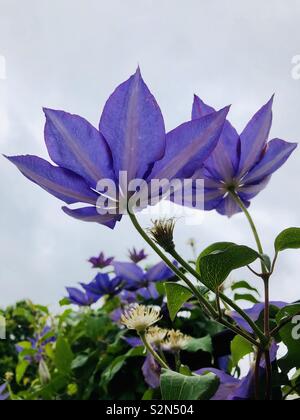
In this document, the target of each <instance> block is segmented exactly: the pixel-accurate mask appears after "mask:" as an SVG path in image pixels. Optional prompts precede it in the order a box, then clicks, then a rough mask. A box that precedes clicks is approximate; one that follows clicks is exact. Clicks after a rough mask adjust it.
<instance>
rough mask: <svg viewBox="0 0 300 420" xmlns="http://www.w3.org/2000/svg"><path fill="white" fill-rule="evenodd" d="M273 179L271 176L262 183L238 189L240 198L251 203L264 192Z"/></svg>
mask: <svg viewBox="0 0 300 420" xmlns="http://www.w3.org/2000/svg"><path fill="white" fill-rule="evenodd" d="M270 179H271V176H268V177H267V178H265V179H262V180H261V181H260V182H257V183H256V184H253V185H247V184H246V185H244V186H243V187H239V188H238V189H237V192H238V194H239V196H240V198H241V199H242V200H243V201H249V200H252V198H254V197H256V196H257V194H259V193H260V192H261V191H262V190H264V189H265V188H266V186H267V185H268V184H269V182H270Z"/></svg>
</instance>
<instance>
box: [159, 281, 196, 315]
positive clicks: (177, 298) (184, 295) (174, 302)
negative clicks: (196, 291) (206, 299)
mask: <svg viewBox="0 0 300 420" xmlns="http://www.w3.org/2000/svg"><path fill="white" fill-rule="evenodd" d="M165 288H166V294H167V301H168V309H169V314H170V318H171V320H172V321H174V319H175V318H176V315H177V312H178V311H179V310H180V309H181V308H182V306H183V305H184V304H185V302H187V301H188V300H189V299H190V298H191V297H192V296H193V293H192V292H191V291H190V290H189V289H187V288H186V287H185V286H182V285H181V284H179V283H172V282H169V283H165Z"/></svg>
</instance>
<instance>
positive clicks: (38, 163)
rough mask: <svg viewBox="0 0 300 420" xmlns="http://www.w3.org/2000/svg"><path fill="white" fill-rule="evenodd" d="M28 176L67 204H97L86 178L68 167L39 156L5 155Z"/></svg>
mask: <svg viewBox="0 0 300 420" xmlns="http://www.w3.org/2000/svg"><path fill="white" fill-rule="evenodd" d="M5 157H6V158H7V159H8V160H9V161H10V162H12V163H13V164H14V165H16V167H17V168H18V169H19V170H20V171H21V172H22V174H23V175H24V176H26V178H28V179H30V180H31V181H33V182H34V183H35V184H37V185H39V186H40V187H42V188H43V189H44V190H46V191H47V192H49V193H50V194H52V195H54V196H55V197H57V198H58V199H60V200H62V201H64V202H65V203H67V204H74V203H78V202H82V203H89V204H95V203H96V201H97V199H98V194H96V193H94V192H93V191H92V190H91V189H90V188H89V186H88V185H87V183H86V182H85V180H84V179H83V178H81V177H80V176H78V175H76V174H75V173H74V172H71V171H69V170H67V169H62V168H58V167H56V166H53V165H51V164H50V163H49V162H47V161H46V160H44V159H41V158H39V157H37V156H30V155H27V156H10V157H9V156H5Z"/></svg>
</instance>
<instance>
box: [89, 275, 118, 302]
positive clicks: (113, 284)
mask: <svg viewBox="0 0 300 420" xmlns="http://www.w3.org/2000/svg"><path fill="white" fill-rule="evenodd" d="M121 283H122V279H121V277H115V278H113V279H111V278H110V276H109V275H108V274H102V273H99V274H97V276H96V277H95V278H94V280H93V281H92V282H91V283H89V284H84V283H81V286H82V287H83V289H84V290H85V291H86V292H87V293H88V294H89V295H91V296H98V298H99V299H100V298H101V297H103V296H106V295H110V296H115V295H117V294H118V293H120V291H121V288H120V286H121Z"/></svg>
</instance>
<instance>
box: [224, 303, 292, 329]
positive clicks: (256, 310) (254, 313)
mask: <svg viewBox="0 0 300 420" xmlns="http://www.w3.org/2000/svg"><path fill="white" fill-rule="evenodd" d="M270 305H272V306H276V307H277V308H280V309H281V308H284V307H285V306H287V305H288V304H287V303H286V302H277V301H273V302H270ZM264 309H265V305H264V303H257V304H256V305H254V306H253V307H252V308H250V309H245V312H246V314H247V315H248V316H249V317H250V318H251V319H252V321H254V322H256V321H257V320H258V319H259V317H260V314H261V313H262V312H263V310H264ZM230 316H231V317H232V318H233V319H234V321H235V322H236V323H237V324H238V326H239V327H241V328H243V329H244V330H246V331H248V332H250V333H253V330H252V328H251V327H250V326H249V324H248V323H247V321H245V320H244V318H242V317H241V315H240V314H238V313H237V312H234V311H231V312H230Z"/></svg>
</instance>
